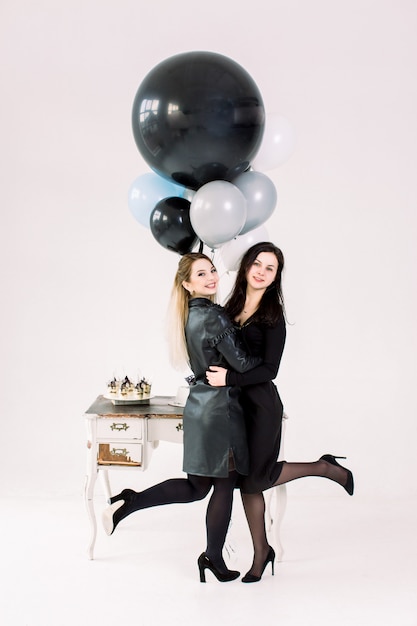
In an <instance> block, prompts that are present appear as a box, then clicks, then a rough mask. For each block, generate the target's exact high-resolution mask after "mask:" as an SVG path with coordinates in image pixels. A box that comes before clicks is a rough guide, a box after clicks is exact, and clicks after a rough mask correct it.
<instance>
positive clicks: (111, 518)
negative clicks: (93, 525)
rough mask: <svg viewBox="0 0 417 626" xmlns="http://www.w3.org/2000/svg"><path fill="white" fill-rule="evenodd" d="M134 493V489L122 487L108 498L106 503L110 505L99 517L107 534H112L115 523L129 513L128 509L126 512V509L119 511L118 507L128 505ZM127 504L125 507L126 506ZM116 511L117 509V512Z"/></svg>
mask: <svg viewBox="0 0 417 626" xmlns="http://www.w3.org/2000/svg"><path fill="white" fill-rule="evenodd" d="M136 495H137V493H136V491H133V489H123V491H122V492H121V493H119V494H118V495H117V496H113V497H112V498H109V499H108V503H109V504H110V506H108V507H107V509H105V510H104V511H103V514H102V517H101V519H102V522H103V526H104V530H105V532H106V534H107V535H109V536H110V535H112V534H113V532H114V530H115V528H116V526H117V524H118V523H119V522H121V521H122V519H124V518H125V517H126V516H127V515H129V512H131V511H129V510H128V511H127V512H126V509H125V510H124V511H121V510H120V509H121V508H122V507H123V506H125V505H128V506H129V505H130V504H131V502H132V500H133V497H134V496H136ZM128 506H127V507H126V508H128ZM117 511H119V513H118V514H117Z"/></svg>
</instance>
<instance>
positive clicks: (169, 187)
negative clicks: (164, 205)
mask: <svg viewBox="0 0 417 626" xmlns="http://www.w3.org/2000/svg"><path fill="white" fill-rule="evenodd" d="M185 190H186V189H185V187H182V186H181V185H176V184H175V183H171V182H169V181H168V180H166V179H165V178H162V176H158V174H155V173H154V172H149V173H147V174H142V175H141V176H138V177H137V178H135V180H134V181H133V183H132V184H131V185H130V188H129V196H128V206H129V210H130V212H131V213H132V215H133V217H134V218H135V220H136V221H137V222H139V224H142V226H145V228H150V226H149V221H150V217H151V213H152V211H153V210H154V208H155V205H156V204H157V203H158V202H159V201H160V200H163V199H164V198H171V197H179V198H182V197H183V195H184V193H185Z"/></svg>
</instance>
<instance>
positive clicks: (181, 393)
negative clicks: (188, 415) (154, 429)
mask: <svg viewBox="0 0 417 626" xmlns="http://www.w3.org/2000/svg"><path fill="white" fill-rule="evenodd" d="M189 393H190V388H189V387H188V385H187V386H184V387H178V389H177V395H176V396H175V404H176V405H177V406H185V403H186V402H187V398H188V394H189Z"/></svg>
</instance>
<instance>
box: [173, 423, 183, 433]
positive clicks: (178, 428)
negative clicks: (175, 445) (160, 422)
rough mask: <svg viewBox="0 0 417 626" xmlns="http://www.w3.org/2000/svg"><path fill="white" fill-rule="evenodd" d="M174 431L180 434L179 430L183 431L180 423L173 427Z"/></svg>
mask: <svg viewBox="0 0 417 626" xmlns="http://www.w3.org/2000/svg"><path fill="white" fill-rule="evenodd" d="M175 429H176V430H177V431H178V432H180V430H184V429H183V427H182V422H178V424H177V425H176V426H175Z"/></svg>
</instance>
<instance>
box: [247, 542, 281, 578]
mask: <svg viewBox="0 0 417 626" xmlns="http://www.w3.org/2000/svg"><path fill="white" fill-rule="evenodd" d="M269 562H270V563H271V569H272V576H274V574H275V571H274V570H275V568H274V562H275V550H274V548H272V547H271V546H269V552H268V554H267V556H266V559H265V561H264V563H263V565H262V569H261V573H260V575H259V576H257V575H256V574H250V573H249V572H248V573H247V574H245V576H244V577H243V578H242V583H257V582H258V581H259V580H261V578H262V574H263V573H264V571H265V567H266V566H267V565H268V563H269Z"/></svg>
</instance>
